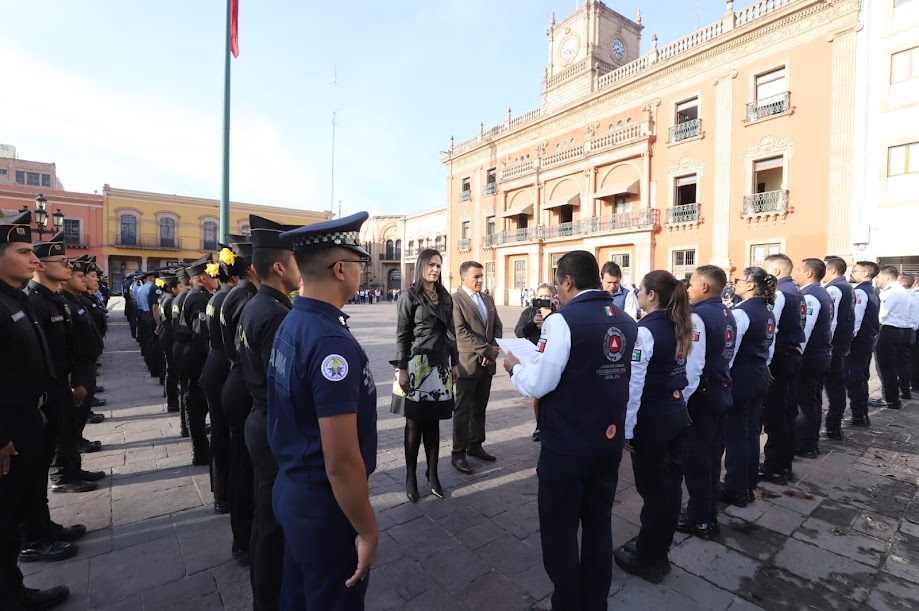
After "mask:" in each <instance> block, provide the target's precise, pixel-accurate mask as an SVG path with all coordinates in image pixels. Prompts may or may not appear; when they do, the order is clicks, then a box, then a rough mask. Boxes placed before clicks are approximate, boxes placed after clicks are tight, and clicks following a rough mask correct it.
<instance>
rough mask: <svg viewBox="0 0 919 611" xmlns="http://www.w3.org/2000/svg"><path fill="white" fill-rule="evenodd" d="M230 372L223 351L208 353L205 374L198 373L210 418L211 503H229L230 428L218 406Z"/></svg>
mask: <svg viewBox="0 0 919 611" xmlns="http://www.w3.org/2000/svg"><path fill="white" fill-rule="evenodd" d="M229 372H230V362H229V361H228V360H227V355H226V353H225V352H224V351H222V350H211V351H210V352H208V354H207V360H206V361H204V370H203V371H202V372H201V388H202V389H203V390H204V396H205V398H206V399H207V411H208V414H210V417H211V440H210V459H211V491H212V492H213V493H214V501H215V502H218V503H225V502H227V501H228V492H227V487H228V480H229V477H230V459H231V451H230V427H229V425H228V424H227V419H226V416H224V412H223V403H222V402H221V396H220V393H221V390H222V389H223V383H224V381H225V380H226V377H227V374H228V373H229Z"/></svg>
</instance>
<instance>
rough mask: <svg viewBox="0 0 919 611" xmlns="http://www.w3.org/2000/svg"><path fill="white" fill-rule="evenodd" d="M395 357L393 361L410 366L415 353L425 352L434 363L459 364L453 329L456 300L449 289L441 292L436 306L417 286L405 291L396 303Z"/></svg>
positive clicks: (400, 366) (393, 362) (398, 365)
mask: <svg viewBox="0 0 919 611" xmlns="http://www.w3.org/2000/svg"><path fill="white" fill-rule="evenodd" d="M396 312H397V313H398V320H397V322H396V358H395V359H394V360H392V361H390V363H392V364H393V366H395V367H397V368H399V369H406V368H408V362H409V361H410V360H411V359H412V357H414V356H418V355H421V354H424V355H426V356H427V357H428V362H429V363H430V364H431V365H445V364H446V365H449V364H451V363H452V364H454V365H455V364H456V363H457V362H458V359H459V355H458V354H457V352H456V335H455V334H454V332H453V300H452V299H451V298H450V294H449V293H447V291H441V292H440V303H439V304H438V305H436V306H435V305H433V304H432V303H431V301H430V300H429V299H428V296H427V295H425V294H423V293H422V294H421V295H418V294H416V293H415V289H414V288H410V289H408V290H406V291H403V292H402V294H401V295H399V301H398V303H397V304H396Z"/></svg>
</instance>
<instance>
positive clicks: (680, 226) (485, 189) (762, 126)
mask: <svg viewBox="0 0 919 611" xmlns="http://www.w3.org/2000/svg"><path fill="white" fill-rule="evenodd" d="M733 4H734V3H733V2H727V3H726V12H725V14H724V17H723V18H722V20H721V21H719V22H717V23H714V24H711V25H709V26H707V27H705V28H702V29H700V30H698V31H696V32H693V33H691V34H690V35H689V36H687V37H685V38H683V39H681V40H679V41H676V42H674V43H673V44H669V45H667V46H664V47H659V46H658V45H657V41H656V37H652V44H651V51H650V52H649V53H648V54H646V55H644V56H639V55H638V50H639V45H640V42H641V41H640V37H641V32H642V29H643V27H644V26H643V25H642V23H641V16H640V14H639V15H638V16H637V17H636V19H635V20H631V19H627V18H626V17H624V16H622V15H620V14H618V13H616V12H615V11H613V10H611V9H609V8H608V7H607V6H605V5H604V4H603V3H602V2H599V1H598V0H591V1H588V2H586V3H585V4H584V5H583V6H581V7H580V8H579V9H578V10H577V11H576V12H575V13H573V14H572V15H571V16H569V17H568V18H566V19H565V20H563V21H561V22H559V23H556V22H555V19H554V17H553V19H552V22H551V23H550V27H549V29H548V31H547V37H548V43H549V59H548V64H547V67H546V74H545V77H544V79H543V91H542V100H541V104H540V106H539V107H537V108H535V109H533V110H531V111H528V112H526V113H524V114H522V115H519V116H512V115H511V113H510V111H509V110H508V117H507V120H506V121H505V122H504V123H503V124H501V125H498V126H496V127H494V128H491V129H488V130H486V129H485V128H484V126H482V127H481V128H480V131H479V134H477V135H476V136H474V137H472V138H469V139H467V140H464V141H462V142H458V143H455V142H454V143H451V147H450V150H449V154H448V156H447V157H446V158H445V159H444V165H445V168H446V170H447V197H448V199H447V214H448V231H449V235H450V240H449V244H448V246H449V248H450V251H451V256H450V261H451V267H452V268H454V269H451V272H452V273H455V274H457V275H458V268H459V265H460V263H461V262H462V261H465V260H469V259H475V260H478V261H480V262H482V263H483V264H484V265H485V276H486V285H487V286H488V288H490V289H492V290H493V294H494V295H495V297H496V300H497V302H498V303H501V304H507V303H514V302H515V298H516V297H517V296H518V295H519V290H520V289H521V288H533V287H535V286H536V285H537V284H539V283H540V282H546V281H551V280H552V279H553V276H554V270H555V266H556V263H557V261H558V259H559V258H560V257H561V256H562V255H563V254H564V253H566V252H569V251H571V250H576V249H583V250H589V251H591V252H593V253H594V254H595V255H596V256H597V258H598V260H599V261H600V262H601V264H602V263H603V262H605V261H609V260H614V261H616V262H618V263H619V264H620V266H621V267H622V268H623V275H624V277H625V278H624V280H625V281H626V282H630V283H637V282H638V281H639V280H640V279H641V277H642V276H643V275H644V274H645V273H647V272H648V271H651V270H652V269H668V270H670V271H672V272H673V273H675V274H676V275H677V276H678V277H681V278H682V277H687V276H688V275H689V274H690V273H691V272H692V270H693V269H694V268H695V267H697V266H698V265H702V264H707V263H712V264H715V265H719V266H721V267H723V268H724V269H725V270H727V271H728V272H729V273H731V272H732V270H736V269H742V268H743V267H746V266H748V265H753V264H758V263H760V262H761V261H762V259H763V258H764V257H765V256H766V255H768V254H770V253H773V252H786V253H788V254H789V256H791V257H792V258H794V259H801V258H804V257H808V256H820V257H822V256H824V255H826V254H839V255H842V256H845V257H847V258H849V257H850V249H851V242H850V219H851V213H850V211H851V176H852V147H853V123H854V110H853V109H854V100H855V81H854V73H855V68H854V67H855V35H856V32H857V31H858V28H859V27H860V22H859V2H858V1H857V0H835V1H825V0H763V1H760V2H756V3H754V4H752V5H751V6H747V7H745V8H741V9H739V10H734V6H733Z"/></svg>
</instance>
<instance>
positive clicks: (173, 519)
mask: <svg viewBox="0 0 919 611" xmlns="http://www.w3.org/2000/svg"><path fill="white" fill-rule="evenodd" d="M110 308H111V309H112V310H113V311H112V314H111V318H110V323H111V326H110V330H109V335H108V338H107V339H106V352H105V354H104V356H103V358H102V361H103V368H102V374H101V377H100V384H103V385H104V386H105V387H106V389H107V392H106V394H105V397H106V398H107V399H108V405H107V406H106V408H105V410H104V413H105V414H106V416H107V419H106V420H105V422H104V423H102V424H99V425H90V426H89V427H88V430H87V437H88V438H89V439H99V440H101V441H102V443H103V445H104V449H103V451H102V452H99V453H97V454H92V455H87V456H85V457H84V464H85V468H86V469H101V470H104V471H106V473H108V474H109V477H107V478H106V479H105V480H103V481H102V482H101V484H102V485H101V486H100V488H99V490H98V491H96V492H92V493H86V494H68V495H56V494H52V495H51V505H52V515H53V517H54V519H55V520H57V521H58V522H60V523H63V524H65V525H66V524H73V523H77V522H80V523H83V524H86V526H87V527H88V529H89V533H88V534H87V536H86V537H85V538H84V539H83V540H81V541H80V552H79V554H78V555H77V556H76V557H74V558H73V559H70V560H67V561H64V562H59V563H54V564H41V563H36V564H25V565H23V569H24V572H25V573H26V575H27V585H29V586H30V587H47V586H50V585H54V584H59V583H66V584H67V585H69V586H70V588H71V591H72V595H71V598H70V600H69V601H68V602H67V604H66V605H65V606H64V607H62V608H63V609H67V610H76V609H80V610H86V609H93V610H95V609H105V610H110V611H114V610H125V611H137V610H159V609H164V610H166V609H168V610H179V609H194V610H196V611H204V610H206V609H251V608H252V602H251V594H250V592H249V583H248V580H249V576H248V569H246V568H243V567H240V566H238V565H237V564H236V563H235V562H233V561H232V559H231V558H230V544H231V538H230V527H229V519H228V516H225V515H224V516H218V515H215V514H214V512H213V505H212V503H213V497H212V495H211V492H210V489H209V483H208V473H207V468H205V467H192V466H190V465H191V445H190V443H189V441H188V440H186V439H182V438H181V437H179V435H178V432H179V423H178V417H177V416H176V415H175V414H168V413H166V412H165V407H164V401H163V398H162V390H161V387H160V386H159V385H158V384H157V381H156V380H155V379H153V378H150V376H149V375H148V374H147V373H146V371H145V369H144V364H143V360H142V359H141V356H140V352H139V350H138V348H137V344H136V343H134V341H133V340H132V339H131V337H130V334H129V333H128V326H127V323H126V321H125V319H124V317H123V314H122V312H121V304H120V299H117V300H113V302H112V304H110ZM346 311H347V313H348V314H349V315H351V319H350V325H351V328H352V329H353V331H354V333H355V335H356V336H357V337H358V339H359V340H360V341H361V343H362V344H363V346H364V347H365V348H366V350H367V352H368V354H369V355H370V359H371V363H372V366H373V373H374V376H375V378H376V382H377V390H378V393H379V397H380V398H379V406H378V412H379V416H380V419H379V427H378V428H379V463H378V468H377V471H376V472H375V473H374V474H373V475H372V476H371V478H370V493H371V496H372V501H373V506H374V507H375V508H376V511H377V516H378V519H379V524H380V531H381V533H380V546H379V550H378V553H377V558H376V562H375V564H374V567H373V571H372V573H371V578H370V579H371V583H370V588H369V591H368V594H367V608H368V610H384V609H400V610H403V609H404V610H409V609H418V610H431V609H437V611H450V610H453V609H457V610H460V609H467V610H468V609H480V610H488V611H504V610H507V611H520V610H523V609H528V608H531V607H533V608H537V609H549V608H550V603H549V596H550V594H551V590H552V587H551V583H550V582H549V580H548V578H547V577H546V575H545V572H544V570H543V567H542V561H541V550H540V540H539V522H538V519H537V511H536V470H535V465H536V458H537V456H538V452H539V445H538V444H536V443H533V442H532V441H531V440H530V433H531V432H532V430H533V422H532V410H531V407H530V405H531V404H530V401H529V400H528V399H524V398H522V397H520V396H519V395H518V394H517V393H516V391H514V389H513V388H512V387H511V385H510V382H509V379H508V377H507V375H505V374H503V372H502V373H499V375H498V376H496V377H495V380H494V385H493V387H492V396H491V402H490V404H489V408H488V418H487V437H488V439H487V441H486V444H485V445H486V448H487V449H488V450H489V451H492V452H494V453H495V454H497V456H498V461H497V462H496V463H483V462H482V461H479V460H477V459H470V461H471V462H472V463H473V464H474V466H475V467H476V473H475V474H474V475H472V476H463V475H461V474H459V473H458V472H456V471H455V470H454V469H453V468H452V467H451V466H450V463H449V460H444V457H447V458H448V457H449V451H450V446H451V436H452V429H451V427H450V423H449V422H444V423H442V425H441V435H442V444H441V457H442V458H441V462H440V472H441V481H442V483H443V485H444V487H445V488H446V490H447V498H446V499H444V500H439V499H437V498H436V497H433V496H432V495H431V494H430V491H429V490H424V489H422V491H421V492H422V499H421V500H420V501H419V502H418V503H417V504H416V505H412V504H410V503H408V502H407V500H406V498H405V493H404V481H405V463H404V460H403V451H402V429H403V422H404V421H403V420H402V419H401V418H399V417H396V416H393V415H391V414H390V413H389V397H390V393H391V390H392V379H393V372H392V369H391V366H390V365H389V363H388V361H389V359H390V358H391V357H392V355H393V351H394V347H393V337H394V331H395V308H394V306H393V305H391V304H385V303H383V304H378V305H363V306H348V307H347V308H346ZM520 311H521V310H520V308H514V307H505V308H499V312H500V315H501V318H502V320H503V322H504V326H505V329H508V330H512V329H513V328H514V324H515V323H516V320H517V317H518V316H519V314H520ZM499 371H500V370H499ZM876 385H877V383H876V381H874V382H873V389H874V390H875V392H876ZM917 403H919V401H910V402H907V403H906V404H905V407H904V409H903V410H902V411H900V412H897V411H891V410H879V411H876V412H875V413H872V414H871V419H872V428H871V429H870V430H862V429H854V428H852V427H849V428H848V429H846V431H845V432H846V435H847V438H846V440H845V441H844V442H834V441H822V442H821V448H822V451H823V453H822V454H821V455H820V457H819V458H818V459H817V460H800V461H797V462H796V463H795V481H794V482H793V483H792V484H791V485H789V486H788V487H778V486H772V485H769V484H766V485H764V486H763V487H762V489H761V493H760V495H759V498H758V499H757V501H756V502H754V503H752V504H751V505H748V506H747V507H745V508H742V509H739V508H736V507H728V508H727V509H725V511H724V513H723V514H722V518H721V523H722V534H721V536H720V537H719V538H718V539H717V540H715V541H702V540H699V539H695V538H691V537H686V536H685V535H681V534H679V533H678V534H677V538H676V542H675V545H674V547H673V549H672V550H671V554H670V558H671V561H672V563H673V572H672V573H671V575H670V576H669V577H667V578H666V579H665V580H664V582H663V583H662V584H660V585H657V586H654V585H651V584H648V583H647V582H645V581H643V580H641V579H638V578H635V577H632V576H630V575H627V574H625V573H623V572H622V571H620V570H619V569H618V567H615V566H614V568H613V570H614V574H613V584H612V587H611V589H610V598H609V608H610V609H612V608H629V609H649V610H650V609H654V610H666V609H675V610H676V609H678V610H681V611H690V610H696V609H700V610H701V609H710V610H716V611H721V610H725V609H730V610H731V611H744V610H748V609H759V608H764V609H805V608H807V609H811V608H812V609H837V610H843V609H852V610H855V609H879V610H881V609H915V608H919V492H917V489H919V436H917V435H916V434H915V432H919V408H917ZM421 460H422V462H423V455H422V456H421ZM418 469H419V473H421V474H422V475H423V469H424V466H423V464H420V465H419V466H418ZM631 471H632V470H631V464H630V460H629V458H628V457H624V458H623V461H622V467H621V470H620V479H619V489H618V493H617V495H616V502H615V506H614V508H613V537H614V542H615V544H616V545H620V544H622V543H624V542H626V541H628V540H629V539H631V538H632V537H634V536H635V535H637V533H638V515H639V511H640V508H641V499H640V497H639V496H638V494H637V492H636V491H635V486H634V482H633V478H632V472H631ZM419 480H420V481H421V482H424V478H423V477H420V478H419Z"/></svg>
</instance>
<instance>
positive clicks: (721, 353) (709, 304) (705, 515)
mask: <svg viewBox="0 0 919 611" xmlns="http://www.w3.org/2000/svg"><path fill="white" fill-rule="evenodd" d="M726 283H727V275H726V274H725V273H724V270H723V269H721V268H720V267H717V266H715V265H703V266H702V267H699V268H697V269H696V271H694V272H693V273H692V276H691V277H690V278H689V288H688V289H687V292H688V294H689V299H690V301H692V304H693V305H692V321H693V335H692V341H693V347H692V352H690V354H689V357H688V361H687V363H686V378H687V380H688V381H689V383H688V384H687V386H686V391H685V395H686V407H687V410H688V411H689V416H690V418H692V424H691V426H690V427H689V431H688V433H687V439H686V473H685V477H686V490H687V491H688V492H689V503H687V505H686V512H685V513H684V514H682V515H680V520H679V524H678V525H677V529H678V530H679V531H680V532H684V533H687V534H691V535H695V536H697V537H702V538H704V539H710V538H711V537H714V536H715V535H717V534H718V531H719V528H718V507H717V502H718V495H719V486H718V482H719V481H720V479H721V455H722V453H723V452H724V421H725V417H726V416H727V413H728V411H729V410H730V409H731V405H732V404H733V400H732V398H731V359H732V358H733V357H734V341H735V339H736V337H735V336H736V333H737V323H736V321H735V320H734V316H733V314H731V311H730V310H728V309H727V307H725V305H724V302H722V301H721V292H722V291H723V290H724V285H725V284H726Z"/></svg>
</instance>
